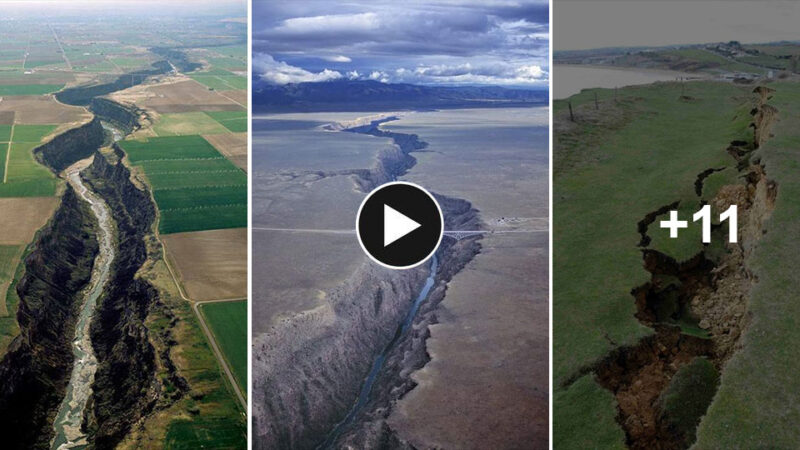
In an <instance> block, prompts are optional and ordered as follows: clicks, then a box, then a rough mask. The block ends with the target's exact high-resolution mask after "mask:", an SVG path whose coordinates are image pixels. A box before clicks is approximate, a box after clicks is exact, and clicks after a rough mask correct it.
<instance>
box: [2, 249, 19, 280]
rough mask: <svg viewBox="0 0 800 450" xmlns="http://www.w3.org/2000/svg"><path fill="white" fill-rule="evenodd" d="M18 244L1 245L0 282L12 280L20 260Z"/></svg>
mask: <svg viewBox="0 0 800 450" xmlns="http://www.w3.org/2000/svg"><path fill="white" fill-rule="evenodd" d="M18 253H19V246H18V245H0V284H2V283H4V282H10V281H11V278H12V277H13V276H14V269H16V267H17V263H18V262H19V255H18Z"/></svg>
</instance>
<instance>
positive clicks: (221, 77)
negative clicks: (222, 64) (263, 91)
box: [190, 69, 247, 91]
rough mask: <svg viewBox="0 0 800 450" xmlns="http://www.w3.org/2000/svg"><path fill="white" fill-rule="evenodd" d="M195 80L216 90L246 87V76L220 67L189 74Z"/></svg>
mask: <svg viewBox="0 0 800 450" xmlns="http://www.w3.org/2000/svg"><path fill="white" fill-rule="evenodd" d="M190 76H191V77H192V79H194V80H195V81H197V82H199V83H202V84H203V85H205V86H206V87H208V88H211V89H214V90H217V91H230V90H237V89H247V78H245V77H242V76H239V75H236V74H234V73H232V72H228V71H227V70H222V69H211V70H209V71H207V72H195V73H193V74H191V75H190Z"/></svg>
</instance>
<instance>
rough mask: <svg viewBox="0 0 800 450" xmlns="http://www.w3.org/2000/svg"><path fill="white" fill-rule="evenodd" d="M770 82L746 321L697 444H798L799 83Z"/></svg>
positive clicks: (773, 445)
mask: <svg viewBox="0 0 800 450" xmlns="http://www.w3.org/2000/svg"><path fill="white" fill-rule="evenodd" d="M770 87H771V88H773V89H775V92H774V94H773V98H772V100H771V101H770V104H772V105H774V106H775V107H777V109H778V114H779V116H778V117H779V121H778V123H777V124H775V125H774V128H773V130H772V132H773V134H774V136H773V137H772V138H771V139H770V140H769V141H768V142H767V143H766V144H765V145H764V146H763V147H762V148H761V149H760V150H759V154H760V156H761V159H762V162H763V164H764V166H765V170H766V171H767V174H768V176H769V178H771V179H773V180H775V181H776V182H777V183H778V186H779V189H780V190H779V193H778V196H777V199H776V203H775V210H774V212H773V213H772V217H771V219H770V220H769V221H768V222H767V225H766V234H764V236H763V237H762V239H761V240H760V241H759V245H758V247H757V248H756V249H755V251H754V254H753V257H752V258H751V260H750V267H751V269H752V271H753V272H754V274H755V276H757V277H758V283H757V284H756V285H755V287H754V288H753V290H752V292H751V295H750V299H749V311H750V314H751V319H750V323H749V325H748V329H747V332H746V334H745V335H744V337H743V338H742V340H741V343H742V348H741V349H740V350H739V351H738V352H737V353H736V354H734V356H733V357H732V358H731V360H730V361H729V362H728V364H727V366H726V368H725V371H724V372H723V373H722V380H721V384H720V387H719V390H718V391H717V395H716V397H715V398H714V402H713V403H712V404H711V407H710V408H709V410H708V412H707V414H706V417H705V418H704V419H703V421H702V422H701V424H700V427H699V429H698V443H697V446H696V448H698V449H712V448H741V449H746V448H798V447H800V433H798V431H797V424H798V423H800V409H798V405H800V379H798V377H797V374H798V373H800V359H798V358H797V348H798V346H800V327H798V320H800V319H798V318H800V302H798V301H797V292H798V289H800V285H798V278H797V274H796V270H795V269H794V268H795V267H796V266H797V263H798V259H800V255H798V252H797V247H796V243H797V242H800V227H798V220H800V208H799V207H798V203H797V199H798V198H800V177H798V173H800V162H798V161H800V159H798V155H799V154H800V131H799V130H798V128H797V123H798V121H800V106H799V105H800V84H798V83H775V84H772V85H770Z"/></svg>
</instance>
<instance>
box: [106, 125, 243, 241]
mask: <svg viewBox="0 0 800 450" xmlns="http://www.w3.org/2000/svg"><path fill="white" fill-rule="evenodd" d="M120 146H121V147H122V148H123V150H125V152H126V153H127V154H128V158H129V159H130V160H131V163H132V164H134V165H136V166H140V167H141V168H142V169H143V170H144V173H145V175H146V176H147V178H148V180H149V181H150V184H151V186H152V188H153V196H154V197H155V200H156V204H157V205H158V209H159V211H160V213H161V220H160V221H159V231H160V232H161V233H164V234H168V233H178V232H186V231H200V230H214V229H222V228H239V227H245V226H247V175H246V174H245V173H244V172H243V171H242V170H241V169H239V168H237V167H236V166H234V165H233V164H232V163H231V162H230V161H228V160H227V159H226V158H225V157H224V156H222V155H221V154H220V153H219V152H218V151H217V150H216V149H215V148H214V147H213V146H211V144H209V143H208V141H206V140H205V139H203V138H202V137H200V136H177V137H157V138H149V139H148V140H146V141H123V142H121V143H120Z"/></svg>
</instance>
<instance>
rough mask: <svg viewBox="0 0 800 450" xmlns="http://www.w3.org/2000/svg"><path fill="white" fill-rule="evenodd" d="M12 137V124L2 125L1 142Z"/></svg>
mask: <svg viewBox="0 0 800 450" xmlns="http://www.w3.org/2000/svg"><path fill="white" fill-rule="evenodd" d="M10 139H11V125H0V143H2V142H8V141H9V140H10Z"/></svg>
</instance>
